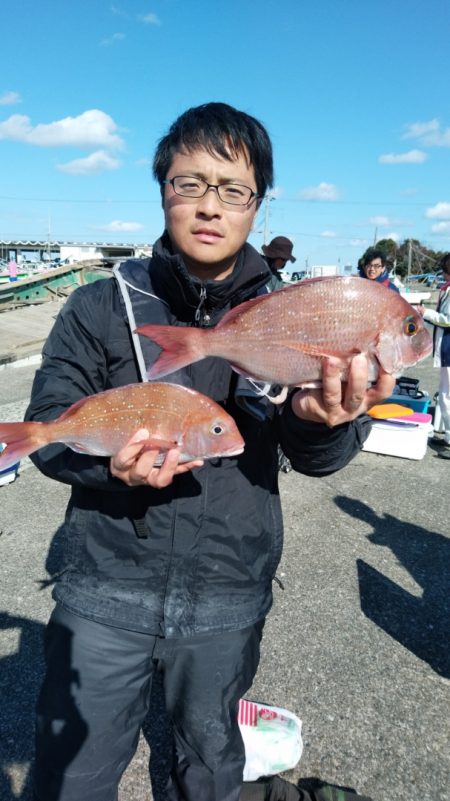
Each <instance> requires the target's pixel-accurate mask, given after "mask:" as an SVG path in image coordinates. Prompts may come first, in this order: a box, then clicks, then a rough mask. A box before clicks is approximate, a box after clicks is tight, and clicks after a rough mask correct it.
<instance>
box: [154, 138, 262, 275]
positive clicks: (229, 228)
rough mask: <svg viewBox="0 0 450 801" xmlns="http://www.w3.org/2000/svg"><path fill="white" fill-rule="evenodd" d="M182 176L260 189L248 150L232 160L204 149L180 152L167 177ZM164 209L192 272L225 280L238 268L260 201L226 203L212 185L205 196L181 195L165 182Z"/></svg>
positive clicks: (171, 232)
mask: <svg viewBox="0 0 450 801" xmlns="http://www.w3.org/2000/svg"><path fill="white" fill-rule="evenodd" d="M177 175H187V176H194V177H197V178H203V179H204V180H205V181H207V182H208V183H209V184H222V183H230V182H232V183H237V184H241V185H242V186H247V187H249V188H250V189H251V190H252V191H253V192H256V180H255V173H254V169H253V167H252V165H250V164H249V163H248V162H247V159H246V158H245V156H244V154H243V153H240V154H239V156H238V158H237V159H235V160H233V161H227V160H225V159H222V158H220V157H219V156H217V155H211V154H210V153H208V152H207V151H206V150H204V149H202V148H200V149H198V150H194V151H192V153H187V152H183V151H181V152H178V153H175V156H174V158H173V160H172V164H171V166H170V169H169V171H168V173H167V175H166V179H168V180H170V179H171V178H174V177H175V176H177ZM163 208H164V215H165V223H166V229H167V232H168V234H169V237H170V240H171V242H172V246H173V248H174V250H175V252H177V253H180V254H181V255H182V256H183V259H184V262H185V264H186V267H187V269H188V270H189V272H190V273H191V274H192V275H195V276H197V277H198V278H202V279H204V280H206V279H208V278H215V279H221V278H225V277H226V276H227V275H228V274H229V273H230V272H231V271H232V270H233V267H234V264H235V261H236V257H237V254H238V252H239V250H240V249H241V247H242V245H243V244H244V242H245V241H246V239H247V237H248V235H249V233H250V231H251V228H252V224H253V221H254V219H255V216H256V213H257V211H258V204H257V202H256V198H252V200H251V201H250V203H249V204H248V205H247V206H234V205H231V204H229V203H224V202H223V201H221V200H220V199H219V196H218V194H217V192H216V190H215V189H209V190H208V191H207V192H206V194H205V195H204V196H203V197H201V198H188V197H181V196H180V195H177V194H176V193H175V192H174V190H173V187H172V186H171V185H170V184H165V186H164V194H163Z"/></svg>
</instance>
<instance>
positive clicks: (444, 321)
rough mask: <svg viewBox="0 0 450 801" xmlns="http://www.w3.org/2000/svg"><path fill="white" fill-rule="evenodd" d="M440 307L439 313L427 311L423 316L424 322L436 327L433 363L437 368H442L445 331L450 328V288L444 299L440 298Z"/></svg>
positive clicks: (446, 291)
mask: <svg viewBox="0 0 450 801" xmlns="http://www.w3.org/2000/svg"><path fill="white" fill-rule="evenodd" d="M438 307H439V311H437V309H436V310H434V309H426V310H425V313H424V315H423V319H424V320H426V321H427V322H428V323H432V324H433V325H435V326H436V330H435V335H434V361H433V363H434V366H435V367H441V347H442V338H443V336H444V329H445V328H450V287H448V288H447V289H446V290H445V292H444V294H443V296H442V298H440V302H439V303H438Z"/></svg>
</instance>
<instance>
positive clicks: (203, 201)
mask: <svg viewBox="0 0 450 801" xmlns="http://www.w3.org/2000/svg"><path fill="white" fill-rule="evenodd" d="M197 209H199V210H201V211H204V212H206V213H209V214H216V213H218V212H219V211H222V204H221V202H220V198H219V193H218V191H217V187H215V186H210V187H208V189H207V190H206V192H205V194H204V195H203V197H201V198H199V200H198V205H197Z"/></svg>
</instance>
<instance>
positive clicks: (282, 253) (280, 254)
mask: <svg viewBox="0 0 450 801" xmlns="http://www.w3.org/2000/svg"><path fill="white" fill-rule="evenodd" d="M293 248H294V245H293V243H292V242H291V240H290V239H288V238H287V237H286V236H276V237H275V238H274V239H272V241H271V242H269V244H268V245H263V246H262V248H261V250H262V252H263V253H264V257H265V259H266V262H267V264H268V265H269V268H270V272H271V274H272V275H271V277H270V281H269V283H268V284H267V288H268V289H269V290H270V291H271V292H272V291H273V290H274V289H281V287H282V286H283V285H284V282H283V278H282V276H281V275H280V273H281V270H284V268H285V266H286V262H287V261H291V262H292V263H293V262H294V261H296V258H295V256H293V255H292V251H293Z"/></svg>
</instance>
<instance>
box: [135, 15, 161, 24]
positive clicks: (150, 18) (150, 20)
mask: <svg viewBox="0 0 450 801" xmlns="http://www.w3.org/2000/svg"><path fill="white" fill-rule="evenodd" d="M138 20H140V22H145V24H146V25H161V20H160V19H159V17H158V15H157V14H140V15H139V16H138Z"/></svg>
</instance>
